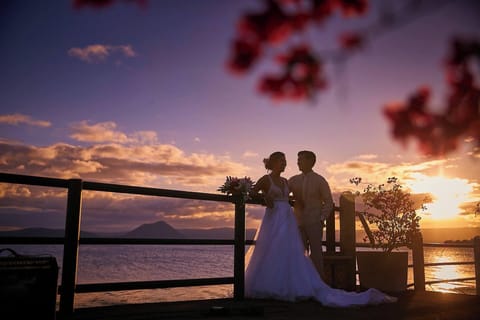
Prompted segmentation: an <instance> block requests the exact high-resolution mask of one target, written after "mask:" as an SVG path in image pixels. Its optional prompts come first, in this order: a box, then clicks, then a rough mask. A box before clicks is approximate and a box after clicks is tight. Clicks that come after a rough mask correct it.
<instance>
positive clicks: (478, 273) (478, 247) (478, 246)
mask: <svg viewBox="0 0 480 320" xmlns="http://www.w3.org/2000/svg"><path fill="white" fill-rule="evenodd" d="M473 252H474V257H475V288H476V290H477V296H480V237H479V236H476V237H475V238H474V239H473Z"/></svg>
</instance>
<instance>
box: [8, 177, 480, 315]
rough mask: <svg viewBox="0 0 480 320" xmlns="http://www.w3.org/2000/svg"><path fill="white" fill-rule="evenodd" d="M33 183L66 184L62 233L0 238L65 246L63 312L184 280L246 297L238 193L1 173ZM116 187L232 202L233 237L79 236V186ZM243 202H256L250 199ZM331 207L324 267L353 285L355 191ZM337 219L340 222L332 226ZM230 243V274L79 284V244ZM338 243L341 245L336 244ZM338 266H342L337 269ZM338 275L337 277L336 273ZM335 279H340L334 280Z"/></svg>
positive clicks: (478, 254)
mask: <svg viewBox="0 0 480 320" xmlns="http://www.w3.org/2000/svg"><path fill="white" fill-rule="evenodd" d="M1 182H4V183H12V184H24V185H36V186H44V187H56V188H65V189H67V190H68V195H67V210H66V222H65V235H64V237H60V238H45V237H18V238H17V237H15V238H12V237H10V238H5V237H4V238H1V237H0V244H60V245H63V246H64V250H63V252H64V255H63V261H62V275H61V284H60V287H59V294H60V310H59V313H60V315H62V316H65V317H68V316H70V315H71V314H73V311H74V310H73V309H74V298H75V293H86V292H104V291H116V290H139V289H156V288H170V287H184V286H201V285H219V284H233V288H234V290H233V296H234V299H237V300H239V299H243V298H244V291H245V288H244V283H245V279H244V269H245V245H251V244H254V242H253V241H247V240H246V239H245V230H246V228H245V203H244V202H243V201H242V199H241V197H236V196H226V195H220V194H209V193H200V192H187V191H178V190H168V189H158V188H146V187H136V186H128V185H118V184H108V183H99V182H89V181H82V180H80V179H69V180H66V179H57V178H45V177H36V176H26V175H18V174H9V173H0V183H1ZM83 190H90V191H98V192H115V193H126V194H135V195H147V196H159V197H174V198H182V199H191V200H206V201H217V202H229V203H232V204H234V210H235V218H234V239H233V240H224V239H221V240H218V239H132V238H80V225H81V207H82V206H81V204H82V191H83ZM247 204H257V205H259V204H260V202H258V201H253V200H249V201H247ZM334 212H335V213H336V214H332V215H331V216H330V217H329V219H328V220H327V222H326V231H325V233H326V241H325V242H324V245H325V246H326V253H325V262H326V265H327V271H329V270H330V272H331V274H330V277H331V284H333V285H334V286H337V287H340V288H344V289H347V290H354V289H355V286H356V276H355V274H356V264H355V262H356V247H357V245H358V244H357V243H356V233H355V216H356V215H355V201H354V197H353V194H352V193H350V192H345V193H343V194H342V195H341V197H340V205H339V206H338V207H337V206H335V207H334ZM337 221H338V222H339V226H338V228H337V227H336V226H335V224H336V222H337ZM336 230H337V231H340V236H339V238H340V241H339V242H337V241H336V240H335V239H336ZM83 244H89V245H105V244H109V245H119V244H128V245H160V244H161V245H163V244H168V245H179V244H181V245H184V244H188V245H233V246H234V267H233V269H234V270H233V277H223V278H206V279H205V278H202V279H180V280H162V281H142V282H116V283H93V284H77V283H76V279H77V262H78V250H79V245H83ZM423 246H428V244H423V242H422V241H421V238H420V239H419V242H418V241H417V243H416V245H415V246H414V249H413V251H412V253H413V265H412V266H410V267H413V268H414V283H415V290H422V289H423V290H425V284H429V283H432V282H425V271H424V268H425V267H428V266H431V265H433V264H425V263H424V259H423ZM337 249H339V250H337ZM474 252H475V262H474V263H475V272H476V278H475V279H476V288H477V294H480V293H479V290H480V282H479V281H480V263H479V261H480V238H478V237H477V238H476V240H475V245H474ZM337 267H341V268H342V269H341V270H340V272H337V275H336V274H335V270H336V268H337ZM339 275H340V277H341V279H338V276H339ZM335 281H339V282H338V283H335Z"/></svg>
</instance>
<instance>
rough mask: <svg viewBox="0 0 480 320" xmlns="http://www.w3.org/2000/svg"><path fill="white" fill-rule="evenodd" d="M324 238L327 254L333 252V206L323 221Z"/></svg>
mask: <svg viewBox="0 0 480 320" xmlns="http://www.w3.org/2000/svg"><path fill="white" fill-rule="evenodd" d="M325 240H326V252H327V254H332V255H333V254H335V208H334V209H333V210H332V213H331V214H330V215H329V216H328V218H327V221H326V222H325Z"/></svg>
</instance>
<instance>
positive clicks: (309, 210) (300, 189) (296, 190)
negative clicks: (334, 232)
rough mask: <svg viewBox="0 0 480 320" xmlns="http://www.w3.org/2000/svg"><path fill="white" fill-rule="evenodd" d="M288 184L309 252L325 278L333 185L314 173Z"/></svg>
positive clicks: (295, 177) (289, 181)
mask: <svg viewBox="0 0 480 320" xmlns="http://www.w3.org/2000/svg"><path fill="white" fill-rule="evenodd" d="M288 185H289V188H290V191H292V193H293V198H294V199H295V204H294V207H293V208H294V213H295V217H296V218H297V222H298V226H299V229H300V233H301V235H302V239H303V243H304V245H305V250H307V252H308V251H309V252H310V257H311V259H312V261H313V263H314V264H315V267H316V269H317V271H318V272H319V274H320V275H321V276H322V277H323V276H324V274H323V269H324V268H323V253H322V241H323V227H324V225H325V220H326V219H327V218H328V216H329V215H330V214H331V213H332V211H333V199H332V193H331V191H330V186H329V185H328V182H327V180H325V178H324V177H322V176H321V175H319V174H317V173H316V172H314V171H310V172H308V173H306V174H304V173H301V174H298V175H295V176H293V177H291V178H290V179H289V180H288Z"/></svg>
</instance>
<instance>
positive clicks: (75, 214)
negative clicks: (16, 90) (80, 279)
mask: <svg viewBox="0 0 480 320" xmlns="http://www.w3.org/2000/svg"><path fill="white" fill-rule="evenodd" d="M81 207H82V180H80V179H71V180H69V181H68V199H67V217H66V221H65V243H64V246H63V264H62V284H61V291H60V314H61V316H62V317H65V318H68V317H70V316H71V315H72V314H73V305H74V298H75V286H76V282H77V262H78V244H79V239H80V221H81V215H82V214H81Z"/></svg>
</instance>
